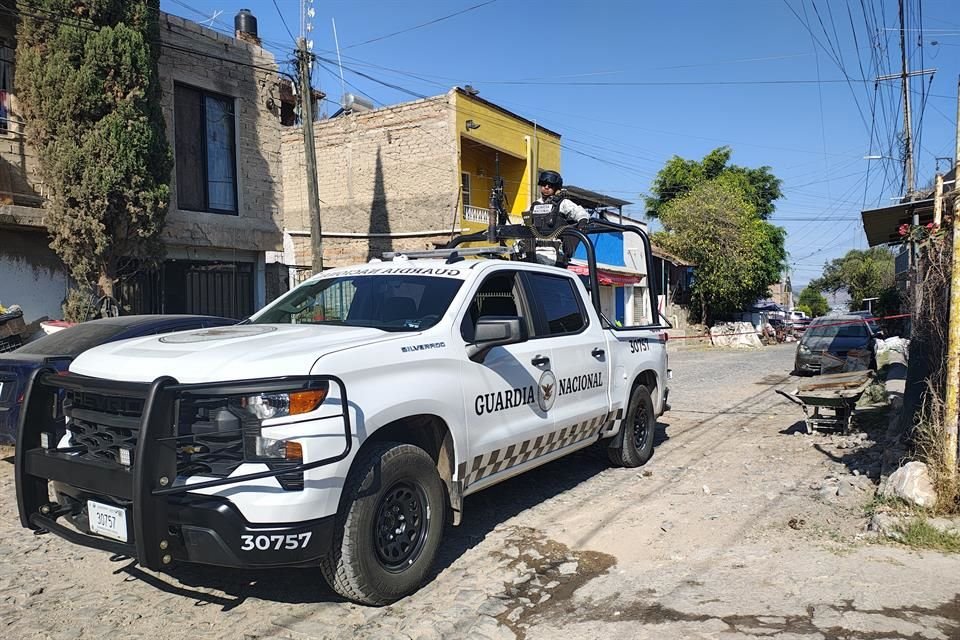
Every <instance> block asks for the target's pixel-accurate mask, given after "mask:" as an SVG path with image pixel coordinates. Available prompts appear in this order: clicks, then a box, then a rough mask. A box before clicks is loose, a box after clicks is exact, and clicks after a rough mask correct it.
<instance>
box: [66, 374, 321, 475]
mask: <svg viewBox="0 0 960 640" xmlns="http://www.w3.org/2000/svg"><path fill="white" fill-rule="evenodd" d="M144 403H145V401H144V399H143V398H129V397H114V396H107V395H103V394H99V393H93V392H88V391H76V390H71V391H68V392H67V393H66V396H65V398H64V403H63V410H64V414H65V415H67V416H68V417H69V418H70V423H69V425H68V429H69V431H70V433H71V439H70V446H71V447H77V453H76V455H77V456H79V457H80V458H84V459H87V460H94V461H107V462H112V463H116V464H121V462H120V449H131V450H135V449H136V448H137V442H138V439H139V435H140V423H141V421H142V417H143V410H144ZM176 416H177V424H176V433H177V437H176V440H175V443H173V442H172V444H174V445H175V446H176V448H177V475H180V476H197V475H202V476H209V477H214V478H226V477H227V476H229V475H230V474H231V473H233V472H234V471H235V470H236V468H237V467H238V466H240V464H242V463H243V462H244V460H245V456H244V441H245V439H250V438H254V437H256V436H257V435H258V434H259V431H260V425H259V422H258V421H257V420H256V418H254V417H253V416H251V415H248V414H246V412H242V411H237V410H236V408H234V407H232V406H231V405H230V403H229V401H228V400H227V399H225V398H203V397H201V398H196V397H185V398H183V399H180V400H178V401H177V411H176ZM264 462H265V463H266V464H267V466H268V467H270V468H271V469H276V470H282V469H284V468H289V467H293V466H296V463H289V462H286V461H273V460H271V461H264ZM134 464H136V461H134ZM277 480H278V482H280V485H281V486H282V487H283V488H284V489H286V490H288V491H297V490H302V489H303V473H302V472H293V473H284V474H281V475H279V476H278V477H277Z"/></svg>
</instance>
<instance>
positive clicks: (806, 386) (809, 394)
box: [775, 371, 873, 433]
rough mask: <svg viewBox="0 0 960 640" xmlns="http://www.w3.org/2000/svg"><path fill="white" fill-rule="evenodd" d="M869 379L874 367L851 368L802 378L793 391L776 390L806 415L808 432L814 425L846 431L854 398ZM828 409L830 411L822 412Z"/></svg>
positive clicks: (870, 379) (868, 382) (856, 398)
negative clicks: (870, 369)
mask: <svg viewBox="0 0 960 640" xmlns="http://www.w3.org/2000/svg"><path fill="white" fill-rule="evenodd" d="M872 381H873V371H850V372H848V373H835V374H829V375H822V376H817V377H816V378H815V379H813V380H809V381H804V382H801V383H800V384H799V385H798V386H797V389H796V391H794V392H793V393H787V392H786V391H781V390H780V389H775V391H776V392H777V393H779V394H780V395H782V396H783V397H784V398H786V399H787V400H789V401H790V402H795V403H797V404H798V405H800V408H801V409H803V414H804V415H805V416H806V424H807V433H813V430H814V429H836V430H839V431H841V432H842V433H847V431H849V430H850V418H852V417H853V409H854V407H855V406H856V404H857V400H859V399H860V396H862V395H863V392H864V391H866V389H867V387H869V386H870V383H871V382H872ZM828 410H829V411H831V412H832V413H824V412H825V411H828Z"/></svg>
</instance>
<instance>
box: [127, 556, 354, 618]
mask: <svg viewBox="0 0 960 640" xmlns="http://www.w3.org/2000/svg"><path fill="white" fill-rule="evenodd" d="M112 559H113V560H114V561H117V562H123V561H126V562H127V564H125V565H124V566H122V567H120V568H119V569H117V570H116V571H114V573H115V574H118V575H119V574H125V578H124V581H125V582H128V581H139V582H144V583H146V584H148V585H150V586H151V587H153V588H155V589H157V590H158V591H162V592H164V593H169V594H171V595H175V596H180V597H182V598H188V599H191V600H194V606H196V607H205V606H215V607H219V608H220V610H221V611H231V610H233V609H236V608H237V607H239V606H241V605H242V604H243V603H245V602H246V601H247V599H248V598H255V599H259V600H268V601H271V602H282V603H285V604H319V603H324V602H327V603H345V602H347V601H346V600H344V599H343V598H341V597H340V596H339V595H337V594H336V593H335V592H334V591H333V590H332V589H331V588H330V587H328V586H327V583H326V582H325V581H324V579H323V577H322V576H321V575H320V569H319V567H307V568H303V569H289V568H285V569H227V568H223V567H213V566H205V565H191V564H184V565H177V566H175V567H172V568H171V569H170V570H169V571H168V572H167V575H163V574H158V573H154V572H152V571H147V570H144V569H141V568H140V567H139V566H137V563H136V561H134V560H130V559H129V558H123V557H117V556H114V558H112ZM210 590H214V591H217V592H220V594H218V593H210V592H209V591H210ZM221 594H222V595H221Z"/></svg>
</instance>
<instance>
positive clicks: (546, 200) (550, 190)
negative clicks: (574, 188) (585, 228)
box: [534, 171, 590, 224]
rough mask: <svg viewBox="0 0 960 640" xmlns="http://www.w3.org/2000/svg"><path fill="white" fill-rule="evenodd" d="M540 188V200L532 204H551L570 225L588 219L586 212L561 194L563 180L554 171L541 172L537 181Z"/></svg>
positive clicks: (588, 215)
mask: <svg viewBox="0 0 960 640" xmlns="http://www.w3.org/2000/svg"><path fill="white" fill-rule="evenodd" d="M537 184H538V185H539V186H540V198H539V199H538V200H537V201H536V202H535V203H534V204H553V205H555V206H556V207H557V208H558V210H559V212H560V215H561V216H563V217H564V218H565V219H566V221H567V222H569V223H570V224H576V223H578V222H580V221H581V220H587V219H589V218H590V214H589V213H587V210H586V209H584V208H583V207H581V206H580V205H578V204H577V203H576V202H574V201H573V200H570V199H569V198H566V197H565V194H564V192H563V178H562V177H561V176H560V174H559V173H557V172H556V171H541V172H540V178H539V179H538V180H537Z"/></svg>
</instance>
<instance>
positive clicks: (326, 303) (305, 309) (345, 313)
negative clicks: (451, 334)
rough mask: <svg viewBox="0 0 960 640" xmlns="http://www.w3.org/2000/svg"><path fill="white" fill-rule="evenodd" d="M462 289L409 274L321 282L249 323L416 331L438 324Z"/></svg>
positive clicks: (305, 287) (296, 291) (450, 280)
mask: <svg viewBox="0 0 960 640" xmlns="http://www.w3.org/2000/svg"><path fill="white" fill-rule="evenodd" d="M462 284H463V282H462V281H461V280H458V279H456V278H438V277H432V276H413V275H369V276H368V275H363V276H344V277H340V278H323V279H321V280H317V281H315V282H311V283H308V284H304V285H303V286H300V287H297V288H296V289H294V290H293V291H291V292H289V293H288V294H287V295H286V296H284V297H283V298H282V299H281V300H280V301H279V302H278V303H277V304H275V305H273V306H271V307H270V308H269V309H267V310H265V311H264V312H263V313H262V314H260V315H258V316H256V317H254V318H252V319H251V322H252V323H253V324H326V325H339V326H349V327H373V328H375V329H383V330H384V331H421V330H423V329H427V328H429V327H432V326H433V325H435V324H437V322H439V321H440V318H442V317H443V314H444V313H446V311H447V307H449V306H450V302H451V301H452V300H453V297H454V296H455V295H456V293H457V291H458V290H459V289H460V285H462Z"/></svg>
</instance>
